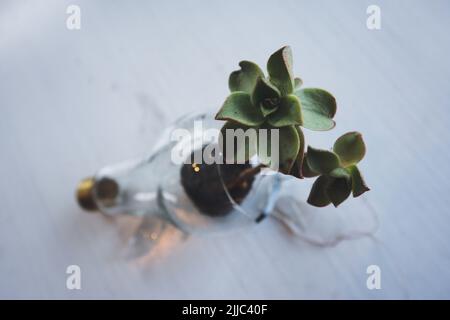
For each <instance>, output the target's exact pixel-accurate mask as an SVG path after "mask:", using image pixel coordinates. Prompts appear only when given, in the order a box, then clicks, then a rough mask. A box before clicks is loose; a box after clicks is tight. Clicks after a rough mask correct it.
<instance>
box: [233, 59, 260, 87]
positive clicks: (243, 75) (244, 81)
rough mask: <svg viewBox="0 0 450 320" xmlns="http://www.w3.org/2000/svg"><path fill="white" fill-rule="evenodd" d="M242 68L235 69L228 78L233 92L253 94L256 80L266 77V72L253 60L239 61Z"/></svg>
mask: <svg viewBox="0 0 450 320" xmlns="http://www.w3.org/2000/svg"><path fill="white" fill-rule="evenodd" d="M239 66H240V67H241V70H236V71H233V72H232V73H231V74H230V77H229V79H228V87H229V88H230V91H231V92H235V91H243V92H247V93H249V94H251V93H252V92H253V89H254V88H255V84H256V80H257V79H258V78H259V77H264V73H263V72H262V71H261V69H260V68H259V67H258V65H257V64H255V63H253V62H251V61H241V62H239Z"/></svg>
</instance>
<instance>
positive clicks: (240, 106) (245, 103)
mask: <svg viewBox="0 0 450 320" xmlns="http://www.w3.org/2000/svg"><path fill="white" fill-rule="evenodd" d="M216 120H232V121H235V122H238V123H240V124H243V125H246V126H259V125H260V124H262V123H263V122H264V116H263V114H262V112H261V110H260V109H259V108H256V107H255V106H254V105H253V104H252V102H251V99H250V95H249V94H248V93H245V92H240V91H239V92H233V93H232V94H230V95H229V96H228V98H227V99H226V100H225V102H224V104H223V105H222V108H221V109H220V110H219V112H218V113H217V114H216Z"/></svg>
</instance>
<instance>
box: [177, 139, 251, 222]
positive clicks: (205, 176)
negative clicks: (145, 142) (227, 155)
mask: <svg viewBox="0 0 450 320" xmlns="http://www.w3.org/2000/svg"><path fill="white" fill-rule="evenodd" d="M203 150H204V147H203V148H202V149H201V151H203ZM195 152H200V150H198V151H194V152H193V153H192V154H191V160H193V159H195V158H194V153H195ZM204 162H205V161H203V163H195V162H194V161H190V163H189V164H184V165H183V166H182V167H181V184H182V185H183V187H184V189H185V191H186V193H187V195H188V196H189V197H190V198H191V200H192V202H193V203H194V204H195V205H196V207H197V208H198V209H199V211H200V212H201V213H202V214H205V215H208V216H212V217H218V216H224V215H226V214H228V213H230V212H231V209H232V206H233V205H232V203H231V201H230V199H229V197H228V195H227V194H226V191H225V189H224V185H225V186H227V189H228V193H229V194H230V196H231V197H232V198H233V200H234V201H235V202H236V203H241V202H242V201H243V200H244V199H245V197H246V196H247V194H248V192H249V191H250V189H251V186H252V184H253V181H254V179H255V178H254V176H255V174H256V171H255V170H254V168H253V167H252V166H251V165H250V164H248V163H245V164H217V163H212V164H207V163H204ZM218 166H220V168H218Z"/></svg>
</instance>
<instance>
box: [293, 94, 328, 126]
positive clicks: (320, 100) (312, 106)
mask: <svg viewBox="0 0 450 320" xmlns="http://www.w3.org/2000/svg"><path fill="white" fill-rule="evenodd" d="M294 94H295V95H296V96H297V97H298V98H299V99H300V103H301V105H302V113H303V127H305V128H307V129H310V130H316V131H327V130H331V129H333V128H334V126H335V125H336V124H335V122H334V121H333V117H334V115H335V114H336V99H335V98H334V97H333V96H332V95H331V94H330V93H329V92H327V91H325V90H322V89H315V88H307V89H299V90H296V91H295V93H294Z"/></svg>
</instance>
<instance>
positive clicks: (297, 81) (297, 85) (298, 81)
mask: <svg viewBox="0 0 450 320" xmlns="http://www.w3.org/2000/svg"><path fill="white" fill-rule="evenodd" d="M302 85H303V80H302V79H300V78H295V79H294V90H297V89H300V87H301V86H302Z"/></svg>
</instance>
